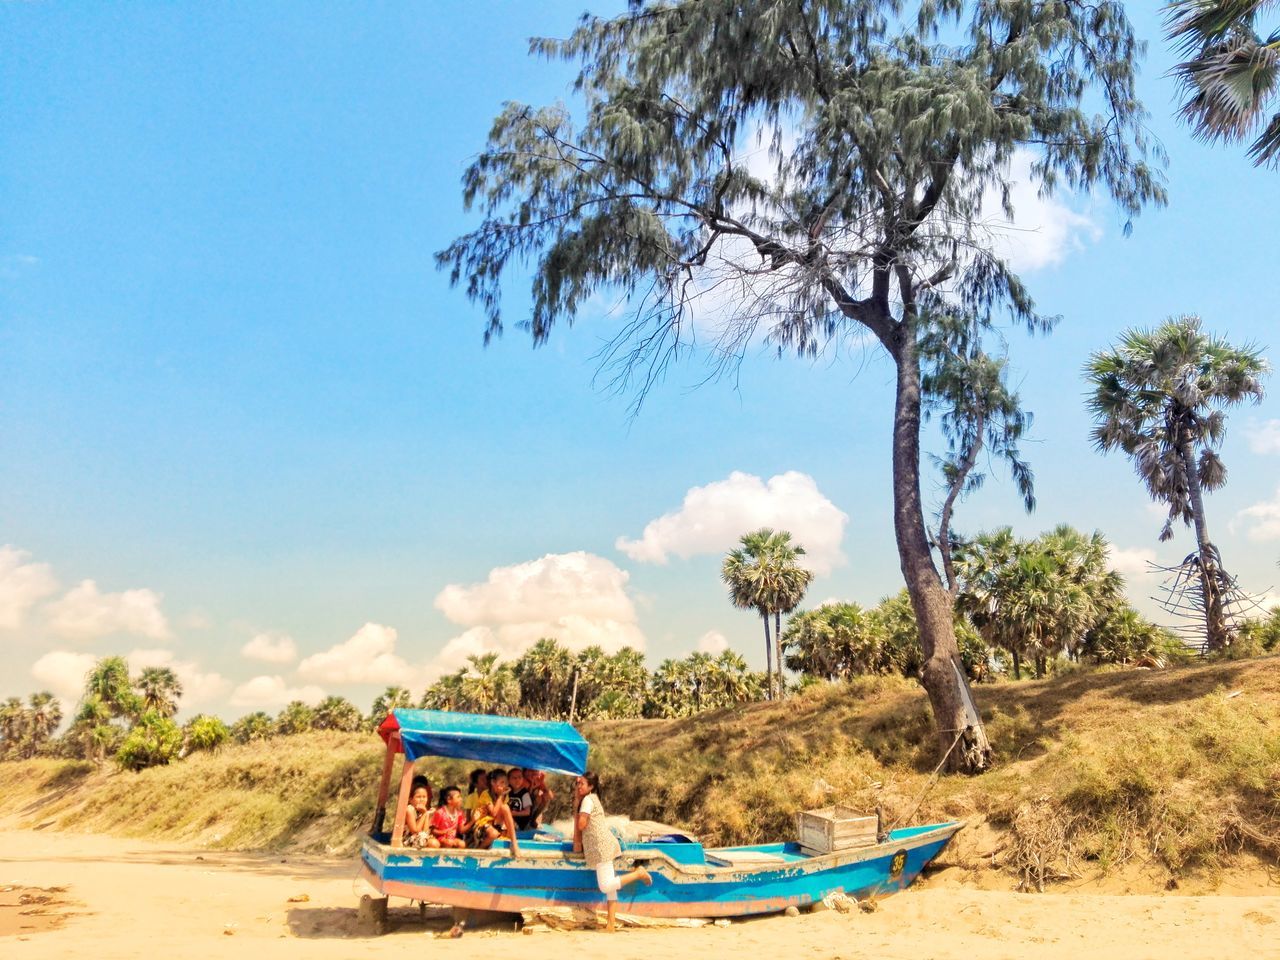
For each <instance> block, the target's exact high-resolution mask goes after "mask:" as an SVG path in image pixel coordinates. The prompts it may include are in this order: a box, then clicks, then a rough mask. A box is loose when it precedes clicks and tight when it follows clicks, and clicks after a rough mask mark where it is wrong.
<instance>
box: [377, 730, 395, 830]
mask: <svg viewBox="0 0 1280 960" xmlns="http://www.w3.org/2000/svg"><path fill="white" fill-rule="evenodd" d="M399 749H400V734H398V733H393V734H392V735H391V736H389V737H387V756H386V758H385V759H384V760H383V761H382V780H381V782H380V783H379V784H378V806H377V807H376V808H375V809H374V811H373V832H374V833H381V832H382V825H383V824H384V823H385V822H386V819H387V794H388V793H390V791H391V768H392V767H394V766H395V762H396V753H397V752H398V751H399Z"/></svg>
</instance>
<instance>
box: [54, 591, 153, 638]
mask: <svg viewBox="0 0 1280 960" xmlns="http://www.w3.org/2000/svg"><path fill="white" fill-rule="evenodd" d="M160 600H161V597H160V594H158V593H156V592H154V591H152V590H124V591H122V592H120V593H103V592H101V591H100V590H99V589H98V585H97V583H95V582H94V581H92V580H83V581H81V583H80V585H79V586H77V587H73V588H72V589H71V590H69V591H68V592H67V593H66V594H65V595H64V596H63V597H61V598H60V599H58V600H55V601H53V602H52V603H50V604H48V606H47V607H46V610H47V611H48V614H49V627H50V629H51V630H52V631H53V632H54V633H55V634H56V635H58V636H60V637H64V638H66V639H68V640H93V639H96V638H98V637H105V636H109V635H111V634H116V633H128V634H135V635H137V636H141V637H147V638H148V639H151V640H168V639H169V637H170V631H169V621H168V620H167V619H166V618H165V615H164V612H163V611H162V610H161V609H160Z"/></svg>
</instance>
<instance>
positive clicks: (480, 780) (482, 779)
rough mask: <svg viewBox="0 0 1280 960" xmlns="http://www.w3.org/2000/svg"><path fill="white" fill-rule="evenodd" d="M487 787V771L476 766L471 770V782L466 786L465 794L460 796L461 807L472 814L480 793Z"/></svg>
mask: <svg viewBox="0 0 1280 960" xmlns="http://www.w3.org/2000/svg"><path fill="white" fill-rule="evenodd" d="M488 789H489V771H488V770H482V769H480V768H479V767H477V768H476V769H475V770H472V771H471V782H470V783H469V784H468V786H467V795H466V796H465V797H463V798H462V809H463V810H465V811H467V813H468V814H469V815H474V813H475V809H476V805H477V804H478V803H479V802H480V794H482V793H484V792H485V791H486V790H488Z"/></svg>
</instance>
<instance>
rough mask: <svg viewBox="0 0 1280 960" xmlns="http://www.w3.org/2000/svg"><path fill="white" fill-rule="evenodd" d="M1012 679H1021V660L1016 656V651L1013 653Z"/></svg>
mask: <svg viewBox="0 0 1280 960" xmlns="http://www.w3.org/2000/svg"><path fill="white" fill-rule="evenodd" d="M1013 679H1015V680H1021V679H1022V658H1021V657H1019V656H1018V651H1017V650H1014V651H1013Z"/></svg>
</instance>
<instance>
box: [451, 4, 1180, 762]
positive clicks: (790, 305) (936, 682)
mask: <svg viewBox="0 0 1280 960" xmlns="http://www.w3.org/2000/svg"><path fill="white" fill-rule="evenodd" d="M532 47H533V50H534V51H535V52H536V53H540V54H543V55H546V56H549V57H556V58H563V59H566V60H570V61H573V62H575V63H577V64H578V66H579V72H578V75H577V82H576V87H575V89H576V91H577V92H578V94H579V95H580V96H581V98H582V103H581V105H580V106H579V107H576V108H575V109H573V110H570V109H568V108H566V107H564V106H559V105H557V106H548V107H534V106H527V105H524V104H520V103H509V104H507V106H506V107H505V108H504V109H503V111H502V112H501V113H500V114H499V116H498V117H497V119H496V120H495V122H494V125H493V128H492V131H491V133H490V137H489V142H488V144H487V146H486V147H485V148H484V150H483V151H482V152H481V153H480V154H479V156H478V157H477V158H476V159H475V160H474V162H473V163H472V164H471V165H470V167H469V168H468V169H467V171H466V173H465V174H464V178H463V179H464V191H465V200H466V202H467V203H468V204H469V205H471V206H473V207H478V208H479V210H480V212H481V214H482V217H483V220H482V222H481V223H480V225H479V226H478V227H477V228H476V229H475V230H474V231H472V232H471V233H468V234H466V235H465V236H463V237H460V238H459V239H457V240H456V241H455V242H454V243H453V244H452V245H451V246H449V248H448V249H446V250H444V251H442V252H441V253H440V254H439V255H438V262H439V264H440V265H441V266H442V267H443V268H445V269H448V270H450V271H451V274H452V278H453V280H454V281H455V282H456V283H459V284H461V285H462V286H463V287H464V288H465V290H466V291H467V293H468V295H469V296H470V297H471V298H472V299H473V300H474V301H476V302H477V303H479V304H480V305H481V306H482V308H483V309H484V311H485V313H486V316H487V321H488V324H487V329H486V337H491V336H494V335H496V334H498V333H500V332H501V330H502V329H503V325H504V314H503V310H502V298H501V293H502V286H503V282H504V280H505V279H507V278H508V277H511V276H513V275H515V276H522V275H523V273H522V271H525V270H528V271H531V273H532V303H531V305H530V307H529V310H528V312H527V313H526V314H525V315H524V317H523V318H522V320H521V324H520V325H521V326H522V327H523V328H524V329H526V330H528V332H529V333H530V334H531V335H532V338H533V342H534V344H535V345H536V344H541V343H543V342H545V341H546V340H547V338H548V337H549V336H550V334H551V330H552V328H553V327H554V326H555V325H556V324H557V323H569V322H571V321H572V320H573V319H574V317H575V316H576V315H577V314H578V312H579V311H580V309H582V308H583V307H585V306H586V305H587V303H588V301H589V299H590V298H591V297H592V296H593V295H594V294H596V293H599V292H605V293H607V294H609V295H619V296H621V297H623V298H625V306H626V309H625V310H624V311H623V315H624V316H625V320H624V321H623V322H622V323H621V325H620V327H619V329H618V332H617V335H616V338H615V339H614V340H613V342H612V349H610V350H607V351H606V363H608V362H609V361H610V360H612V361H614V362H616V364H617V366H616V367H615V368H614V369H615V370H616V371H617V376H618V380H617V383H618V384H619V386H621V387H626V386H631V387H632V388H633V389H635V390H636V391H638V393H639V394H640V395H641V396H642V395H643V393H644V391H645V390H647V389H648V388H649V387H650V386H651V385H652V384H653V383H654V382H655V381H656V380H657V379H659V378H660V377H661V376H662V375H663V373H664V371H665V370H666V369H667V364H668V363H669V362H670V361H671V360H672V358H673V357H675V356H676V355H677V354H678V353H679V351H680V349H681V348H682V346H684V345H686V344H688V343H689V342H690V341H691V334H692V325H693V324H694V322H695V319H696V320H697V321H698V323H699V334H700V337H699V342H706V340H707V339H708V337H710V338H712V340H713V342H712V344H711V350H710V356H711V357H712V358H713V359H712V362H713V363H721V362H727V363H732V362H733V360H734V359H735V358H737V357H739V356H741V355H742V353H743V351H745V350H749V349H753V348H754V347H756V346H758V345H759V344H760V343H761V342H762V341H763V342H765V343H767V344H769V345H771V346H774V347H776V348H777V349H778V350H780V351H781V350H795V351H797V352H798V353H799V354H800V355H801V356H812V355H815V354H816V353H817V352H819V351H821V350H823V349H825V348H828V347H830V348H833V349H838V348H839V346H840V345H841V343H842V342H844V343H847V342H851V341H856V342H863V341H865V340H867V339H869V340H870V341H871V342H872V343H874V344H876V345H878V347H879V349H881V350H883V352H884V353H885V355H886V356H887V357H888V358H889V360H890V362H891V363H892V365H893V370H894V391H893V405H892V424H893V431H892V444H891V449H890V450H889V451H888V453H889V456H890V457H891V459H892V466H893V481H892V499H893V522H894V530H895V533H896V537H897V543H898V554H899V560H900V565H901V569H902V574H903V577H904V578H905V581H906V585H907V588H908V590H909V591H910V594H911V601H912V605H913V607H914V608H915V612H916V616H917V619H918V621H919V625H920V635H921V643H922V646H923V652H924V655H925V660H926V662H925V666H924V670H923V682H924V685H925V687H926V689H927V691H928V694H929V699H930V702H931V704H932V707H933V713H934V719H935V722H936V725H937V730H938V740H939V744H940V753H942V752H943V751H945V752H946V763H947V766H948V767H949V768H951V769H963V770H970V771H976V770H981V769H983V768H984V767H985V766H986V765H987V763H988V759H989V756H990V748H989V744H988V742H987V739H986V734H985V732H984V731H983V729H982V724H981V721H980V720H979V719H978V717H977V715H976V711H975V710H974V709H973V707H972V698H971V696H970V694H969V692H968V690H967V686H966V684H965V680H964V676H963V671H962V670H961V669H959V668H958V666H957V649H956V640H955V630H954V626H953V623H952V599H951V596H950V594H949V593H948V591H947V590H946V588H945V587H944V585H943V583H942V581H941V579H940V577H939V574H938V571H937V568H936V566H935V560H934V557H933V554H932V550H931V544H930V537H929V532H928V529H927V526H926V522H925V515H924V510H923V507H922V502H921V493H920V450H921V448H920V424H921V403H922V400H923V399H925V398H924V396H923V393H924V390H923V387H922V373H925V372H927V364H928V359H927V357H928V352H927V351H922V349H921V345H922V343H923V342H924V341H925V339H926V338H928V337H930V336H931V335H933V334H935V333H937V332H938V331H939V330H944V329H946V330H956V329H959V330H964V331H966V333H967V336H968V339H969V340H970V342H972V341H974V340H977V339H980V338H981V335H982V333H983V332H984V331H986V330H987V329H988V328H989V327H990V326H992V325H994V324H996V323H1016V324H1021V325H1023V326H1025V327H1028V328H1030V329H1032V330H1037V329H1044V328H1045V327H1047V325H1048V322H1047V320H1046V319H1045V318H1043V317H1041V316H1039V315H1038V314H1037V313H1036V310H1035V307H1034V305H1033V303H1032V301H1031V298H1030V296H1029V295H1028V292H1027V290H1026V289H1025V287H1024V286H1023V284H1022V283H1021V282H1020V281H1019V279H1018V277H1017V276H1015V275H1014V273H1013V272H1012V271H1011V270H1010V268H1009V266H1008V264H1007V263H1006V262H1005V261H1004V260H1003V259H1002V258H1001V257H1000V256H999V255H997V254H996V253H994V252H993V249H992V244H991V242H990V222H991V220H992V217H993V216H997V217H998V216H999V214H1000V213H1001V212H1003V213H1005V214H1009V213H1011V211H1010V210H1009V187H1010V185H1011V181H1010V173H1009V170H1010V161H1011V159H1012V158H1013V156H1014V153H1015V151H1017V150H1019V149H1025V150H1027V151H1029V152H1030V154H1031V155H1032V157H1033V161H1032V163H1031V165H1030V170H1031V178H1032V179H1033V180H1034V181H1035V183H1036V185H1037V186H1038V187H1039V188H1040V190H1041V191H1042V192H1052V191H1053V190H1054V189H1055V188H1058V187H1068V188H1073V189H1079V190H1095V191H1102V192H1106V193H1109V194H1110V195H1111V197H1113V198H1114V200H1115V201H1116V202H1117V204H1118V205H1119V207H1120V209H1121V210H1122V211H1123V213H1124V215H1125V217H1126V218H1129V217H1132V216H1133V215H1135V214H1137V213H1138V211H1139V210H1140V209H1141V208H1142V207H1143V206H1144V205H1146V204H1147V203H1149V202H1152V201H1160V200H1162V199H1163V194H1162V190H1161V187H1160V184H1159V181H1158V177H1157V176H1156V175H1154V174H1153V172H1152V171H1151V169H1150V168H1149V167H1148V166H1147V164H1146V162H1145V155H1146V149H1147V148H1146V144H1145V142H1144V137H1143V127H1142V120H1143V117H1144V113H1143V111H1142V108H1141V106H1140V104H1139V102H1138V100H1137V97H1136V93H1135V89H1134V71H1135V64H1136V62H1137V60H1138V57H1139V54H1140V53H1141V44H1140V43H1139V42H1138V41H1137V40H1136V39H1135V38H1134V36H1133V32H1132V30H1131V27H1130V24H1129V22H1128V20H1127V19H1126V17H1125V15H1124V11H1123V9H1122V7H1121V5H1120V4H1119V3H1114V2H1106V0H1094V2H1091V3H1080V2H1070V0H1060V2H1045V0H999V2H994V0H920V2H917V3H913V4H906V3H903V2H900V0H672V2H666V3H647V2H639V0H635V2H632V3H630V4H629V5H628V8H627V11H626V12H625V13H624V14H622V15H620V16H618V17H616V18H614V19H599V18H596V17H591V16H587V17H584V18H583V19H582V21H581V23H580V24H579V26H578V28H577V29H576V30H575V31H574V32H573V33H572V35H571V36H569V38H568V39H565V40H535V41H533V44H532ZM765 168H767V169H765ZM1000 208H1003V210H1001V209H1000ZM708 300H712V301H714V303H715V305H716V306H715V309H714V310H712V309H709V308H707V307H706V302H707V301H708ZM717 313H718V314H719V315H717ZM865 416H867V413H866V412H865V411H857V412H854V411H850V412H849V413H848V415H847V417H846V419H847V420H848V421H849V422H851V423H856V422H857V421H858V420H859V419H861V418H863V417H865Z"/></svg>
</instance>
